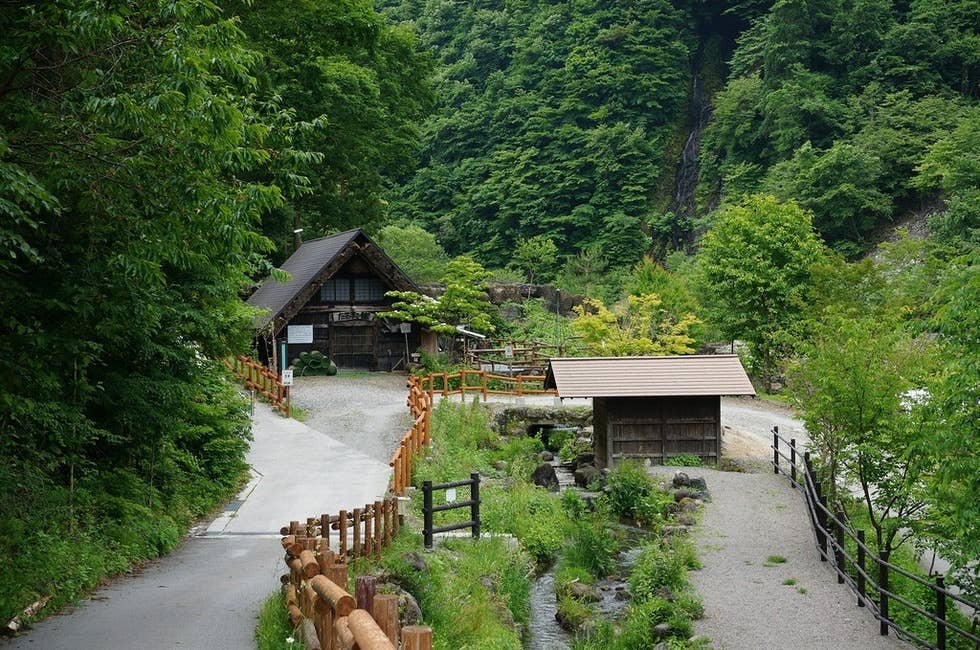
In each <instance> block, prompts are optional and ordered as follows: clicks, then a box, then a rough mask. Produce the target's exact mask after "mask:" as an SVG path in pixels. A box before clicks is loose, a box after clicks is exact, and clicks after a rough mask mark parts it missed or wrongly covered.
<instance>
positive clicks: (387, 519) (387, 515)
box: [368, 498, 392, 611]
mask: <svg viewBox="0 0 980 650" xmlns="http://www.w3.org/2000/svg"><path fill="white" fill-rule="evenodd" d="M391 502H392V500H391V498H388V499H385V500H384V535H383V536H382V539H383V540H384V545H385V546H386V547H387V546H388V544H390V543H391V537H392V533H391ZM368 611H370V610H368Z"/></svg>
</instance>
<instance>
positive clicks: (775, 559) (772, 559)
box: [764, 555, 786, 566]
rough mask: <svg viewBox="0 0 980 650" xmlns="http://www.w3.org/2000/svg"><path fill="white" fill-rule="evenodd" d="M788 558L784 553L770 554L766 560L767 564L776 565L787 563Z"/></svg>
mask: <svg viewBox="0 0 980 650" xmlns="http://www.w3.org/2000/svg"><path fill="white" fill-rule="evenodd" d="M785 563H786V558H785V557H783V556H782V555H770V556H769V557H767V558H766V561H765V562H764V564H765V566H776V565H777V564H785Z"/></svg>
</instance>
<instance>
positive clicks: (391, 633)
mask: <svg viewBox="0 0 980 650" xmlns="http://www.w3.org/2000/svg"><path fill="white" fill-rule="evenodd" d="M371 613H372V614H373V615H374V620H375V621H377V623H378V627H380V628H381V629H382V630H383V631H384V633H385V636H387V637H388V640H389V641H391V642H392V643H398V596H396V595H394V594H375V595H374V606H373V607H372V608H371Z"/></svg>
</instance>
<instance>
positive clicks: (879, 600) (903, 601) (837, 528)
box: [771, 426, 980, 650]
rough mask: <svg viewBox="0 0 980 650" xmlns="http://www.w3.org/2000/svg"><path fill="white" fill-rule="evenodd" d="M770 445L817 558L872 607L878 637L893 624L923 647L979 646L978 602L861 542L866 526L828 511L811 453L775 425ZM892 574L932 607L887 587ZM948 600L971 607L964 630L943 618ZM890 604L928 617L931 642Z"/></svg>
mask: <svg viewBox="0 0 980 650" xmlns="http://www.w3.org/2000/svg"><path fill="white" fill-rule="evenodd" d="M780 443H782V446H781V445H780ZM771 448H772V451H773V459H772V466H773V471H774V473H776V474H783V475H785V476H787V477H789V481H790V485H791V486H792V487H793V488H795V489H797V490H799V491H800V492H801V493H802V494H803V498H804V500H805V502H806V507H807V513H808V515H809V520H810V525H811V528H812V529H813V533H814V537H815V542H816V547H817V551H818V552H819V554H820V560H821V561H822V562H828V563H829V564H830V566H831V567H832V568H833V569H834V573H836V574H837V582H838V583H839V584H847V585H848V586H849V587H850V588H851V590H852V591H854V593H855V595H856V596H857V606H858V607H866V608H868V609H869V610H870V611H871V613H872V614H873V615H874V617H875V619H877V620H878V622H879V633H880V634H881V636H887V635H888V633H889V629H893V630H894V631H895V632H896V633H897V634H898V635H899V636H900V637H903V638H906V639H910V640H912V641H913V642H914V643H915V644H917V645H919V646H921V647H925V648H932V649H935V650H946V648H976V647H980V633H978V631H977V626H976V621H977V620H978V616H980V604H977V603H974V602H971V601H969V600H967V599H965V598H963V597H961V596H960V595H958V594H955V593H953V592H951V591H950V590H949V589H947V588H946V584H945V580H944V576H942V575H934V576H932V578H933V581H932V582H930V581H929V580H926V579H924V578H922V577H921V576H917V575H914V574H912V573H909V572H908V571H906V570H904V569H902V568H901V567H899V566H897V565H895V564H892V563H891V562H889V561H888V560H889V557H888V555H887V554H886V553H885V552H876V551H875V550H874V549H872V548H870V547H869V546H868V545H867V544H866V542H865V531H863V530H857V531H853V530H851V527H850V526H849V525H848V523H847V522H846V520H845V514H844V513H843V512H841V511H839V510H838V511H831V510H830V507H829V506H828V503H827V497H826V496H824V494H823V490H822V488H821V483H820V481H819V480H818V479H817V476H816V473H815V472H814V470H813V461H812V460H811V458H810V452H809V451H805V450H802V449H800V448H799V447H798V446H797V444H796V439H795V438H793V439H790V440H786V439H785V438H783V437H782V436H781V435H780V434H779V427H775V426H774V427H773V428H772V445H771ZM784 450H785V451H784ZM787 452H789V453H788V455H787ZM801 452H802V453H801ZM784 461H785V463H784ZM801 461H802V463H801ZM851 549H853V551H852V550H851ZM869 559H870V562H869ZM892 577H898V578H899V579H901V580H903V581H905V582H906V584H909V585H911V586H912V588H913V589H916V590H920V595H922V596H923V597H924V598H923V600H922V602H928V603H934V604H935V611H930V610H928V609H926V608H925V606H923V605H920V604H917V603H916V602H912V600H910V598H912V596H911V595H910V594H909V593H904V594H900V593H897V591H896V590H895V588H894V587H892V586H891V584H892V582H893V581H892ZM915 600H918V599H915ZM948 602H952V603H954V605H955V606H957V607H959V608H960V609H961V610H966V611H970V610H972V611H973V618H974V625H973V626H972V628H971V629H969V630H967V629H965V628H963V627H961V626H960V625H957V624H956V623H954V622H952V621H950V620H949V619H948V617H947V603H948ZM893 605H897V606H900V607H903V608H905V609H906V611H907V612H909V613H910V615H911V617H913V618H917V619H920V620H924V621H925V624H926V626H928V625H929V623H930V622H931V623H932V624H933V625H934V626H935V642H933V640H932V639H931V638H930V639H924V638H922V636H921V635H918V634H916V633H914V632H912V631H911V630H909V629H908V628H907V627H903V626H901V625H900V624H899V623H898V622H896V620H895V616H894V614H892V606H893Z"/></svg>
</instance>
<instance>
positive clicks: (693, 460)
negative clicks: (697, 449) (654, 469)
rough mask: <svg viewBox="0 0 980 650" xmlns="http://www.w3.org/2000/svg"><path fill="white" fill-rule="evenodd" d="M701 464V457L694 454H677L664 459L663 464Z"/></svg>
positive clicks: (694, 465) (676, 465) (696, 465)
mask: <svg viewBox="0 0 980 650" xmlns="http://www.w3.org/2000/svg"><path fill="white" fill-rule="evenodd" d="M702 464H703V463H702V462H701V457H700V456H695V455H694V454H678V455H677V456H671V457H670V458H668V459H667V460H665V461H664V465H668V466H670V467H700V466H701V465H702Z"/></svg>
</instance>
